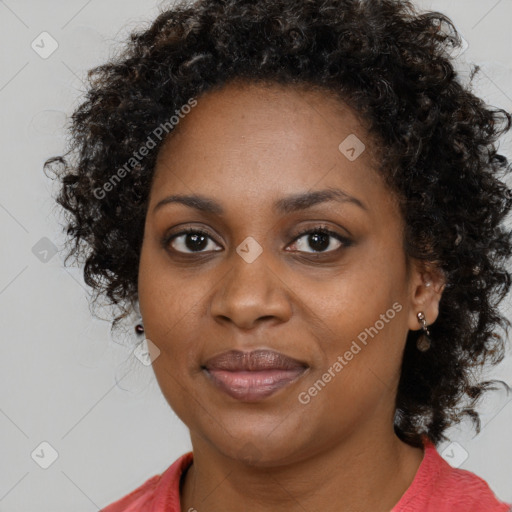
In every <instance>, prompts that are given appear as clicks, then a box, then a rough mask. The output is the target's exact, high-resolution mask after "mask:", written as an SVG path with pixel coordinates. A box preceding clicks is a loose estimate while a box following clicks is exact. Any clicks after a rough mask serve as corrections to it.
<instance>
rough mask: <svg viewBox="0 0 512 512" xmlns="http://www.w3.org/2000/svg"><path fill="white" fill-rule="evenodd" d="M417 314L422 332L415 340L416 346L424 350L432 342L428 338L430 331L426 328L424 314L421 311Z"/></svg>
mask: <svg viewBox="0 0 512 512" xmlns="http://www.w3.org/2000/svg"><path fill="white" fill-rule="evenodd" d="M417 316H418V321H419V322H420V323H421V328H422V330H423V333H422V334H421V335H420V337H419V338H418V340H417V341H416V347H417V349H418V350H419V351H420V352H426V351H427V350H428V349H429V348H430V345H431V344H432V343H431V339H430V331H429V330H428V328H427V322H426V320H425V314H424V313H423V311H420V312H419V313H418V315H417Z"/></svg>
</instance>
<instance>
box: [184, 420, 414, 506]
mask: <svg viewBox="0 0 512 512" xmlns="http://www.w3.org/2000/svg"><path fill="white" fill-rule="evenodd" d="M191 438H192V445H193V447H194V450H193V451H194V462H193V465H192V466H191V467H190V469H189V471H188V472H187V474H186V475H185V478H184V484H183V489H182V498H181V503H182V506H181V510H182V512H184V511H189V510H197V512H202V511H203V510H207V511H208V512H221V511H222V512H225V511H226V510H244V511H247V512H253V511H254V512H256V511H258V512H259V511H264V510H272V511H275V512H285V511H286V512H304V510H322V511H324V512H329V511H333V512H334V511H336V512H340V511H353V510H372V511H375V512H378V511H381V510H382V511H383V512H384V511H389V510H390V509H391V508H393V506H394V505H396V503H397V502H398V501H399V500H400V498H401V496H402V495H403V494H404V492H405V491H406V490H407V488H408V487H409V486H410V485H411V483H412V481H413V479H414V476H415V474H416V471H417V470H418V467H419V465H420V463H421V461H422V459H423V450H422V449H421V448H414V447H412V446H410V445H408V444H406V443H404V442H402V441H401V440H400V439H399V438H398V437H397V436H396V435H395V433H394V431H393V429H392V428H391V429H390V431H387V432H386V435H382V430H380V431H379V432H375V431H374V432H371V431H368V430H362V429H358V431H357V433H352V434H351V435H350V436H348V437H347V438H345V439H344V440H343V442H340V443H338V444H337V445H335V446H329V447H325V448H326V449H324V450H319V451H318V452H317V453H315V454H314V455H311V456H309V457H305V458H301V459H300V460H296V461H294V462H293V463H290V464H286V465H275V466H270V467H269V466H268V465H266V466H265V467H262V466H255V465H250V464H248V463H246V462H243V461H240V460H235V459H232V458H229V457H226V456H224V455H223V454H221V453H220V452H218V451H217V450H215V449H214V448H213V447H212V445H211V444H209V443H208V442H206V441H205V440H204V439H202V438H200V437H198V436H195V435H194V434H193V433H191Z"/></svg>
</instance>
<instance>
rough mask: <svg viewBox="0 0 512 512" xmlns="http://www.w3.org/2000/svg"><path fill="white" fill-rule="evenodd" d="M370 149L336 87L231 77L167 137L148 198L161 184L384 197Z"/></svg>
mask: <svg viewBox="0 0 512 512" xmlns="http://www.w3.org/2000/svg"><path fill="white" fill-rule="evenodd" d="M374 149H375V148H374V144H373V141H372V140H371V138H370V137H369V136H368V134H367V131H366V129H365V127H364V125H363V124H362V122H361V120H360V118H359V116H358V115H357V113H356V112H355V111H354V110H353V109H352V108H351V107H350V106H349V105H347V104H345V103H343V102H342V101H341V100H339V99H338V98H336V97H335V96H334V95H333V94H328V93H327V92H325V91H321V90H308V89H306V88H304V87H297V86H294V87H289V86H282V85H274V84H273V85H263V84H246V83H245V84H244V83H242V84H240V83H232V84H229V85H227V86H224V87H223V88H221V89H218V90H214V91H210V92H208V93H206V94H204V95H202V96H200V97H199V98H197V106H196V107H194V108H193V109H192V110H191V111H190V113H188V114H186V115H185V116H184V117H183V119H181V120H180V122H179V125H178V127H177V129H176V131H175V132H173V133H172V134H171V136H170V137H169V138H168V139H167V140H166V142H165V144H164V145H163V147H162V149H161V150H160V153H159V155H158V159H157V163H156V169H155V177H154V180H153V189H152V199H151V202H153V203H154V202H155V201H157V200H158V197H159V195H158V193H159V192H160V191H162V193H163V191H164V190H166V191H167V192H170V193H171V192H174V191H175V190H176V189H178V190H180V191H182V192H190V190H191V189H194V190H196V189H197V187H200V188H201V192H203V193H205V194H210V195H215V196H220V197H224V196H226V195H227V194H229V195H231V196H233V195H234V194H236V195H244V196H245V197H248V196H251V195H258V196H259V197H260V199H261V198H262V197H265V198H269V199H270V198H275V196H276V195H277V194H278V193H279V192H280V193H281V194H282V193H284V192H287V193H300V192H304V190H309V189H314V188H324V187H325V186H336V187H338V186H342V187H344V189H345V190H346V191H347V192H348V193H351V192H352V193H353V194H354V195H356V193H359V194H362V193H363V191H365V192H366V193H372V192H378V191H379V189H380V192H381V193H384V194H385V195H387V196H389V190H387V189H386V190H384V188H383V187H384V185H383V182H382V179H381V177H380V175H379V173H378V172H377V159H376V152H375V151H374ZM154 191H158V193H157V194H156V195H157V196H158V197H155V193H154ZM160 195H162V194H160Z"/></svg>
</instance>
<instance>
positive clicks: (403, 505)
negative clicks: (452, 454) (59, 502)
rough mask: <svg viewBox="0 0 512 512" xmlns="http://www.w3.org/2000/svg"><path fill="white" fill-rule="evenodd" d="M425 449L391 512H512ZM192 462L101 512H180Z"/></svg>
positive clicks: (179, 463)
mask: <svg viewBox="0 0 512 512" xmlns="http://www.w3.org/2000/svg"><path fill="white" fill-rule="evenodd" d="M424 446H425V449H424V456H423V460H422V462H421V464H420V466H419V468H418V471H417V472H416V475H415V477H414V480H413V481H412V483H411V485H410V486H409V488H408V489H407V491H405V493H404V494H403V495H402V497H401V498H400V501H399V502H398V503H397V504H396V505H395V506H394V507H393V509H392V510H391V511H390V512H511V511H512V505H511V504H507V503H504V502H502V501H499V500H498V499H497V498H496V496H495V495H494V493H493V492H492V490H491V489H490V488H489V486H488V485H487V483H486V482H485V481H484V480H482V479H481V478H480V477H478V476H477V475H475V474H474V473H471V472H470V471H467V470H464V469H456V468H453V467H452V466H450V465H449V464H448V463H447V462H446V461H445V460H444V459H443V458H442V457H441V455H439V453H438V452H437V450H436V447H435V445H434V444H433V443H432V442H431V441H430V440H429V439H428V438H424ZM192 459H193V456H192V452H189V453H186V454H185V455H182V456H181V457H180V458H179V459H177V460H176V461H175V462H174V463H173V464H172V465H171V466H169V467H168V468H167V469H166V470H165V471H164V472H163V473H162V474H161V475H155V476H153V477H151V478H150V479H149V480H147V481H146V482H145V483H144V484H142V485H141V486H140V487H138V488H137V489H135V490H134V491H132V492H131V493H130V494H128V495H126V496H125V497H124V498H121V499H120V500H118V501H116V502H114V503H112V504H110V505H109V506H107V507H106V508H104V509H102V510H101V511H100V512H180V511H181V508H180V477H181V475H182V474H183V472H184V471H185V470H186V469H187V468H188V467H189V466H190V465H191V464H192Z"/></svg>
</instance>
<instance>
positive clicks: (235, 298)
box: [211, 252, 292, 330]
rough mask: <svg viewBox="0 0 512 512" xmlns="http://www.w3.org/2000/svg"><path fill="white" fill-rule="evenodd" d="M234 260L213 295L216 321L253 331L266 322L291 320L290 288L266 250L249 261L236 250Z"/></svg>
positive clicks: (212, 304) (213, 309)
mask: <svg viewBox="0 0 512 512" xmlns="http://www.w3.org/2000/svg"><path fill="white" fill-rule="evenodd" d="M232 260H233V261H232V265H231V268H230V270H229V272H227V274H226V275H225V276H224V278H223V279H222V280H221V283H220V285H219V287H218V288H217V289H216V290H215V293H214V294H213V297H212V301H211V315H212V316H213V318H214V319H215V321H217V322H220V323H232V324H234V325H236V326H237V327H238V328H240V329H243V330H249V329H254V328H255V327H257V326H258V324H260V323H262V322H263V321H268V322H275V323H276V324H279V323H281V322H286V321H287V320H289V319H290V317H291V314H292V306H291V301H290V293H289V291H288V290H289V289H290V288H289V286H287V285H286V284H285V283H284V282H283V281H282V279H280V277H279V276H278V275H277V273H276V271H275V270H273V269H272V268H271V267H270V266H269V263H268V261H267V259H266V258H265V256H264V253H263V254H261V255H260V256H259V257H258V258H257V259H256V260H255V261H253V262H251V263H248V262H247V261H245V260H244V259H243V258H242V257H240V255H239V254H238V253H236V252H235V253H234V254H233V256H232ZM230 263H231V262H230Z"/></svg>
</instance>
